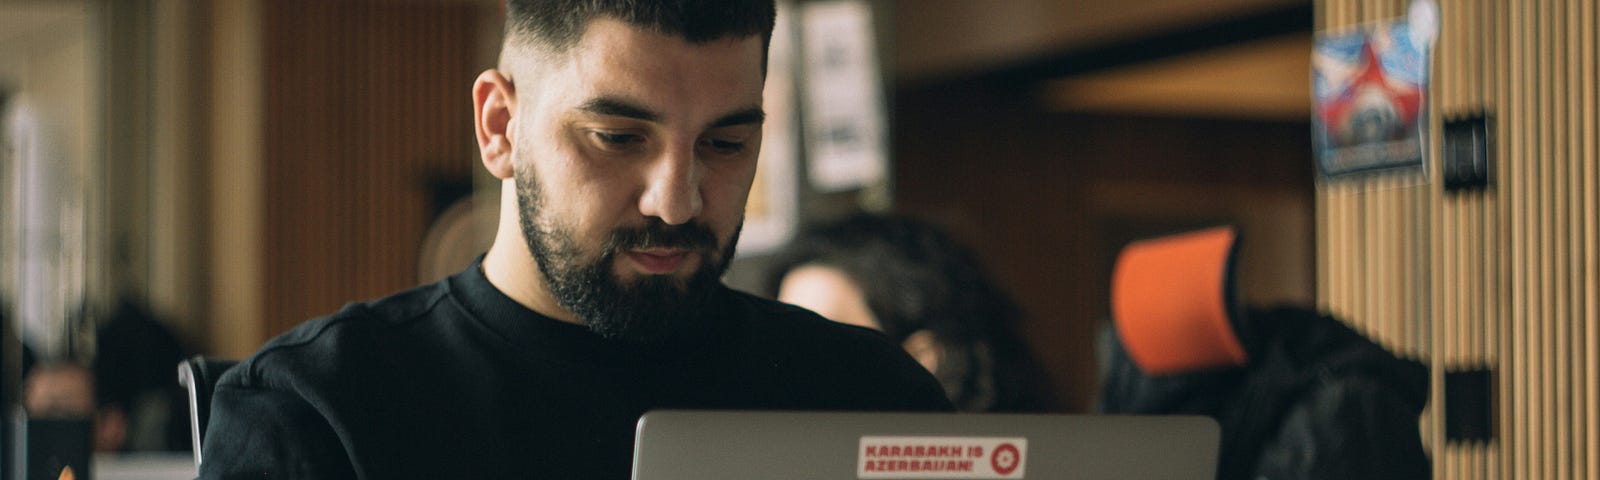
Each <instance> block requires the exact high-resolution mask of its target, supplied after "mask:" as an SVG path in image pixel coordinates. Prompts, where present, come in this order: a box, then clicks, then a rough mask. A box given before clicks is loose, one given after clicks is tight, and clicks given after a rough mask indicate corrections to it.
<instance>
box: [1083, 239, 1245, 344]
mask: <svg viewBox="0 0 1600 480" xmlns="http://www.w3.org/2000/svg"><path fill="white" fill-rule="evenodd" d="M1237 239H1238V232H1237V231H1235V230H1234V229H1233V228H1232V227H1219V228H1213V229H1208V230H1200V231H1196V232H1190V233H1184V234H1179V235H1173V236H1169V237H1160V238H1155V239H1150V240H1141V241H1137V242H1133V243H1131V244H1129V245H1128V246H1127V247H1125V248H1123V249H1122V254H1121V255H1120V256H1118V257H1117V265H1116V270H1115V271H1114V272H1113V273H1112V277H1111V314H1112V317H1113V318H1114V321H1115V322H1116V328H1117V334H1118V335H1119V336H1120V337H1121V339H1122V344H1123V347H1124V348H1125V349H1126V350H1127V352H1128V356H1129V357H1130V358H1132V359H1133V361H1134V363H1135V364H1137V365H1138V366H1139V369H1140V370H1143V371H1144V372H1145V373H1147V374H1152V375H1166V374H1173V373H1183V372H1192V371H1196V370H1204V369H1207V368H1215V367H1224V366H1233V365H1243V364H1244V363H1245V361H1246V360H1247V358H1246V356H1245V351H1244V347H1243V346H1242V345H1241V344H1240V342H1239V337H1238V335H1237V334H1235V332H1234V329H1233V325H1232V323H1231V322H1230V316H1229V314H1230V312H1233V311H1234V303H1233V299H1232V298H1230V297H1231V295H1232V288H1231V282H1232V281H1233V280H1232V274H1231V271H1230V268H1231V262H1232V257H1233V248H1234V245H1235V242H1236V240H1237Z"/></svg>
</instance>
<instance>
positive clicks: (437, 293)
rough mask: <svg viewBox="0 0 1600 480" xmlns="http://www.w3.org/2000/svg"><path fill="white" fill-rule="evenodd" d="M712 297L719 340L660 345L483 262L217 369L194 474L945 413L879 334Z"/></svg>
mask: <svg viewBox="0 0 1600 480" xmlns="http://www.w3.org/2000/svg"><path fill="white" fill-rule="evenodd" d="M719 288H721V287H719ZM717 305H718V307H717V308H716V309H714V310H715V311H713V312H708V315H707V321H709V322H713V325H715V328H714V331H715V332H716V333H715V334H714V335H713V336H712V337H711V339H710V340H708V341H706V342H705V343H704V344H701V345H698V346H696V347H695V348H690V349H682V350H677V351H674V352H662V351H655V352H651V351H643V350H640V349H638V348H630V347H629V346H627V345H624V344H619V343H617V342H614V341H609V340H606V339H603V338H601V337H599V336H597V335H595V334H593V333H591V332H589V331H588V330H587V329H586V328H584V327H582V326H578V325H573V324H569V323H564V322H560V321H557V320H554V319H550V318H548V317H545V316H542V315H539V314H537V313H535V312H533V311H532V310H529V309H527V308H525V307H523V306H521V305H520V304H517V303H516V302H514V301H512V300H511V299H510V298H509V297H506V296H505V295H504V294H502V293H501V292H500V291H499V290H497V289H495V288H494V286H493V285H491V284H490V283H489V282H488V280H487V279H486V278H485V277H484V275H483V270H482V269H481V267H479V266H476V265H475V266H473V267H472V268H470V269H468V270H467V271H465V272H463V273H460V274H457V275H455V276H453V277H450V278H448V279H446V280H443V281H440V282H439V283H436V284H432V285H427V286H423V287H420V288H417V289H414V290H410V291H406V292H402V293H399V294H396V295H393V296H390V297H388V298H385V299H382V300H378V301H374V302H369V303H364V304H352V305H349V306H346V307H345V308H344V309H343V310H342V311H340V312H339V313H337V314H335V315H333V316H330V317H325V318H320V319H317V320H314V321H311V322H307V323H306V324H305V325H302V326H300V327H299V328H296V329H295V330H293V331H290V332H288V333H286V334H284V335H282V336H280V337H278V338H276V339H274V340H272V341H271V342H269V343H268V344H267V345H266V346H265V347H263V348H262V349H261V351H260V352H257V353H256V354H255V355H254V356H252V357H250V358H249V359H247V360H245V361H244V362H242V363H240V364H239V365H238V366H237V367H234V368H233V369H232V370H230V371H228V373H227V374H226V375H224V376H223V377H222V379H221V380H220V381H219V383H218V386H217V389H216V392H215V397H214V400H213V401H212V414H211V415H212V416H211V423H210V427H209V430H208V432H207V433H206V438H205V443H204V445H205V451H204V457H205V461H204V463H203V465H202V466H201V469H200V473H201V475H200V476H201V478H206V479H214V478H250V479H261V478H268V479H273V478H281V479H289V478H293V479H313V478H370V479H391V478H575V479H597V478H598V479H605V478H611V479H622V478H627V477H628V474H629V469H630V463H631V459H632V450H633V435H634V427H635V424H636V422H637V420H638V418H639V416H640V415H641V414H643V413H644V412H645V411H647V410H652V409H662V408H692V409H775V410H881V411H928V410H948V409H950V404H949V402H948V401H947V400H946V399H945V397H944V394H943V392H942V390H940V388H939V386H938V384H937V383H936V382H935V381H934V379H933V377H932V376H931V375H929V374H928V373H927V372H926V371H925V370H923V369H922V367H921V366H919V365H917V364H916V363H915V362H914V361H912V360H911V359H910V358H909V357H908V356H907V355H906V354H905V353H904V352H903V351H901V350H900V349H899V348H898V346H896V345H894V344H892V343H891V342H889V341H888V340H887V339H886V338H885V337H883V336H882V335H879V334H878V333H877V332H874V331H871V330H867V329H863V328H859V327H853V326H848V325H843V324H838V323H833V322H830V321H827V320H825V319H823V318H821V317H819V316H817V315H815V314H813V313H810V312H808V311H805V310H803V309H800V308H797V307H793V306H789V305H785V304H781V303H777V302H773V301H769V300H764V299H760V298H756V297H753V296H750V295H747V294H744V293H740V292H735V291H733V290H729V289H726V288H721V290H720V291H719V292H718V301H717Z"/></svg>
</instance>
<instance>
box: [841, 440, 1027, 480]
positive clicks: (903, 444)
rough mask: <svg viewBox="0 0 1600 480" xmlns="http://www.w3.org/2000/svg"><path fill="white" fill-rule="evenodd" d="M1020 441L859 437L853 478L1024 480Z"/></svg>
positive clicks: (1024, 451) (1023, 450)
mask: <svg viewBox="0 0 1600 480" xmlns="http://www.w3.org/2000/svg"><path fill="white" fill-rule="evenodd" d="M1027 466H1028V439H1026V438H1022V437H861V450H860V453H859V456H858V460H857V461H856V478H906V479H911V478H1023V474H1024V473H1025V472H1026V471H1027Z"/></svg>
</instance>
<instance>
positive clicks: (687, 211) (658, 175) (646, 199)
mask: <svg viewBox="0 0 1600 480" xmlns="http://www.w3.org/2000/svg"><path fill="white" fill-rule="evenodd" d="M702 170H703V169H702V168H701V166H700V164H699V162H697V161H696V160H695V158H694V146H693V144H690V145H688V146H684V147H679V148H674V149H671V150H668V151H666V152H665V153H663V154H662V155H661V156H660V158H657V159H656V160H655V161H653V162H651V164H650V165H649V166H648V167H646V171H645V187H644V193H642V194H641V195H640V196H639V213H642V214H644V215H645V216H646V217H656V218H660V219H661V221H662V222H665V223H666V224H668V225H680V224H683V223H687V222H688V221H689V220H691V219H693V218H694V217H695V216H697V215H700V207H701V204H702V200H701V198H700V179H701V178H700V177H701V175H702V174H703V172H702Z"/></svg>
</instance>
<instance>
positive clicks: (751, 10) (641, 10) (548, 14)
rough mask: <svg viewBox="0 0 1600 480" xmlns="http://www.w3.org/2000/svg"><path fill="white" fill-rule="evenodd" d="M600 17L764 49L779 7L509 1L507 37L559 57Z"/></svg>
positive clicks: (711, 1) (742, 0)
mask: <svg viewBox="0 0 1600 480" xmlns="http://www.w3.org/2000/svg"><path fill="white" fill-rule="evenodd" d="M601 17H604V18H613V19H616V20H620V21H622V22H624V23H627V24H629V25H633V26H636V27H641V28H645V29H649V30H653V31H656V32H659V33H662V34H665V35H674V36H679V37H683V39H685V40H688V41H690V42H694V43H700V42H709V41H712V40H717V39H721V38H725V37H748V36H752V35H760V36H761V40H762V45H763V46H765V45H768V44H769V43H770V42H771V39H772V26H773V22H774V21H775V19H776V17H777V7H776V5H775V4H774V3H773V0H507V2H506V27H505V28H506V30H505V35H506V38H507V39H511V40H514V41H516V42H519V43H520V44H525V45H537V46H539V47H541V48H544V49H545V50H546V51H548V52H552V53H560V52H564V51H566V49H568V48H571V47H572V46H573V45H575V44H577V43H578V39H579V38H582V37H583V32H584V28H585V27H587V26H588V24H589V22H590V21H592V20H594V19H596V18H601ZM763 50H765V48H763Z"/></svg>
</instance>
